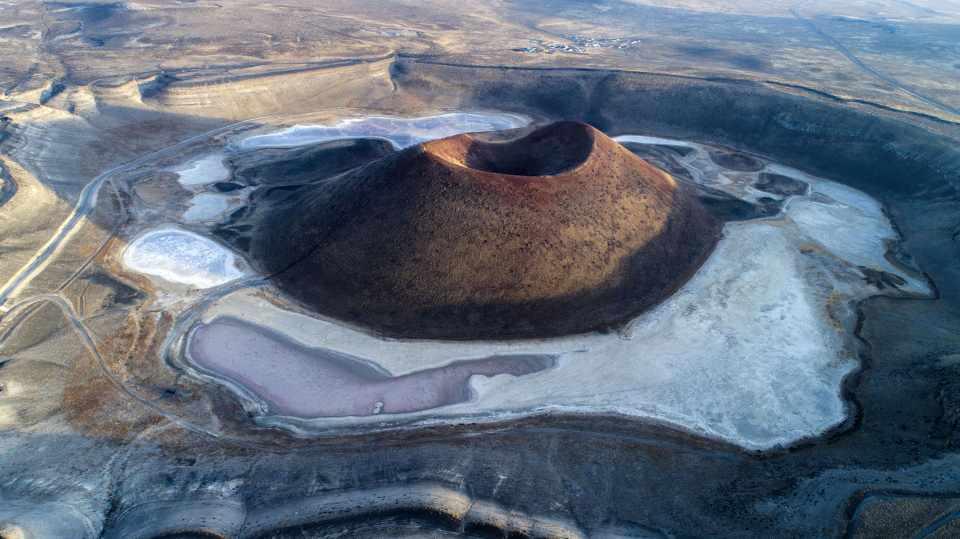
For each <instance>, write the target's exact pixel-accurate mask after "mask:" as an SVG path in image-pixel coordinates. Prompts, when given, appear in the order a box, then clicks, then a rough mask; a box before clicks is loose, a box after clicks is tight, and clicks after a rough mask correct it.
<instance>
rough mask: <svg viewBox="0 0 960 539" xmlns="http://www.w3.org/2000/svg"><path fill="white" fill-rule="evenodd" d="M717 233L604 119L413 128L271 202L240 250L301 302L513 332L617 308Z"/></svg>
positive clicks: (646, 294) (470, 333) (632, 306)
mask: <svg viewBox="0 0 960 539" xmlns="http://www.w3.org/2000/svg"><path fill="white" fill-rule="evenodd" d="M718 236H719V224H718V221H717V220H715V219H713V218H712V217H711V216H710V215H709V214H708V213H707V212H706V211H705V210H704V209H703V208H702V206H701V205H700V203H699V201H698V200H697V198H696V196H694V193H693V191H692V189H691V188H690V187H688V186H685V185H682V184H678V183H677V182H676V181H675V180H674V179H673V178H672V177H670V175H669V174H667V173H665V172H663V171H661V170H659V169H657V168H655V167H653V166H651V165H650V164H648V163H647V162H645V161H643V160H642V159H640V158H638V157H636V156H635V155H633V154H632V153H631V152H630V151H628V150H627V149H625V148H623V147H622V146H620V145H619V144H617V143H616V142H614V141H613V140H612V139H610V138H608V137H607V136H605V135H604V134H603V133H601V132H599V131H597V130H595V129H593V128H592V127H590V126H588V125H586V124H581V123H575V122H560V123H556V124H552V125H549V126H547V127H544V128H541V129H540V130H537V131H535V132H533V133H532V134H530V135H527V136H526V137H523V138H520V139H516V140H514V141H510V142H503V143H491V142H483V141H480V140H477V139H476V138H474V137H472V136H470V135H460V136H455V137H451V138H448V139H443V140H438V141H433V142H429V143H426V144H424V145H421V146H418V147H414V148H410V149H408V150H406V151H403V152H400V153H397V154H395V155H391V156H389V157H386V158H384V159H381V160H379V161H376V162H374V163H371V164H369V165H367V166H364V167H361V168H358V169H356V170H353V171H351V172H349V173H346V174H344V175H342V176H340V177H338V178H336V179H334V180H331V181H327V182H322V183H317V184H315V185H313V186H310V187H309V188H308V190H307V191H305V192H301V193H299V194H298V196H297V197H292V198H290V199H287V200H286V201H284V202H283V203H280V204H277V205H276V206H275V207H274V208H273V209H272V210H271V211H270V212H269V214H268V215H267V216H266V218H265V219H264V220H263V221H262V222H261V223H260V226H259V229H258V231H255V232H254V235H253V243H252V245H251V253H252V255H253V257H254V258H255V259H256V260H258V261H259V263H260V264H261V265H262V266H263V269H264V270H265V271H267V272H269V273H271V274H274V275H275V281H276V283H277V284H278V285H279V286H280V287H281V288H283V289H284V290H285V291H287V292H288V293H289V294H291V295H292V296H295V297H297V298H298V299H300V300H301V301H303V302H305V303H307V304H309V305H310V306H311V307H312V308H314V309H316V310H318V311H319V312H321V313H325V314H328V315H331V316H334V317H337V318H341V319H344V320H347V321H349V322H352V323H356V324H360V325H364V326H367V327H371V328H373V329H375V330H377V331H379V332H382V333H385V334H390V335H396V336H406V337H414V336H415V337H432V338H458V339H470V338H519V337H534V336H548V335H560V334H567V333H574V332H584V331H590V330H595V329H602V328H606V327H610V326H613V325H616V324H619V323H622V322H624V321H626V320H627V319H629V318H631V317H632V316H634V315H636V314H637V313H638V312H639V311H641V310H643V309H645V308H647V307H650V306H651V305H653V304H655V303H657V302H659V301H660V300H662V299H663V298H665V297H666V296H668V295H669V294H670V293H672V292H673V291H674V290H675V289H676V288H677V287H678V286H679V285H680V284H682V283H683V282H685V281H686V279H687V278H688V277H689V276H690V275H691V274H692V273H693V272H694V271H695V270H696V268H697V267H699V265H700V263H701V262H702V261H703V260H704V258H705V257H706V255H707V254H708V253H709V251H710V250H711V249H712V247H713V246H714V244H715V243H716V240H717V238H718Z"/></svg>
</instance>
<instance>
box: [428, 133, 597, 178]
mask: <svg viewBox="0 0 960 539" xmlns="http://www.w3.org/2000/svg"><path fill="white" fill-rule="evenodd" d="M595 144H596V138H595V137H594V134H593V129H592V128H591V127H590V126H588V125H587V124H584V123H581V122H570V121H566V122H556V123H553V124H550V125H547V126H544V127H541V128H540V129H537V130H536V131H534V132H532V133H530V134H528V135H526V136H523V137H520V138H516V139H513V140H508V141H505V142H486V141H483V140H478V139H477V138H476V137H475V136H474V135H470V134H464V135H457V136H454V137H449V138H446V139H441V140H436V141H432V142H428V143H426V144H424V145H423V151H424V153H426V154H427V155H429V156H431V157H433V158H435V159H437V160H440V161H442V162H444V163H446V164H448V165H452V166H454V167H462V168H467V169H470V170H474V171H479V172H489V173H491V174H498V175H507V176H523V177H530V178H542V177H547V176H557V175H561V174H565V173H570V172H573V171H574V170H576V169H577V168H579V167H580V166H582V165H583V164H584V163H585V162H586V161H587V160H588V159H589V158H590V156H591V155H592V154H593V150H594V146H595Z"/></svg>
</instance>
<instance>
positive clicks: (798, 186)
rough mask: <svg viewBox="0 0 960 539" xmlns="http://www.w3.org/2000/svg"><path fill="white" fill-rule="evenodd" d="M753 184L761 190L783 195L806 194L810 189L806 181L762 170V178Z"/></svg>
mask: <svg viewBox="0 0 960 539" xmlns="http://www.w3.org/2000/svg"><path fill="white" fill-rule="evenodd" d="M753 186H754V187H756V188H757V189H759V190H761V191H766V192H767V193H772V194H774V195H781V196H793V195H804V194H806V193H807V190H808V189H809V186H808V185H807V184H806V182H802V181H800V180H798V179H796V178H791V177H790V176H784V175H783V174H775V173H772V172H761V173H760V179H759V180H758V181H757V183H755V184H753Z"/></svg>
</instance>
